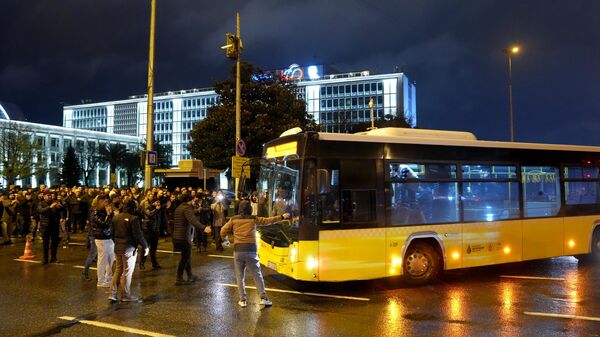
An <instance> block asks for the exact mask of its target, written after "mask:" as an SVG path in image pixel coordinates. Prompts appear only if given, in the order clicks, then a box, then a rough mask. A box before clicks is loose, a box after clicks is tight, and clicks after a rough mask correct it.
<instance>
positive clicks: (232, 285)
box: [217, 283, 371, 302]
mask: <svg viewBox="0 0 600 337" xmlns="http://www.w3.org/2000/svg"><path fill="white" fill-rule="evenodd" d="M217 284H218V285H220V286H225V287H231V288H237V285H236V284H228V283H217ZM246 288H247V289H256V287H252V286H246ZM265 289H266V290H267V291H271V292H275V293H288V294H295V295H306V296H317V297H330V298H338V299H342V300H353V301H364V302H368V301H370V300H371V299H370V298H366V297H353V296H338V295H328V294H318V293H303V292H300V291H295V290H283V289H273V288H265Z"/></svg>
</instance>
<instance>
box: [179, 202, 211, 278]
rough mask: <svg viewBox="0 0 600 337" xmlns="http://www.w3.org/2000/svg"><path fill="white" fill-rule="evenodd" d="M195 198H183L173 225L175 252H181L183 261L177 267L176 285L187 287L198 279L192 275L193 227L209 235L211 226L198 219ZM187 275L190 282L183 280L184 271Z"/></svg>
mask: <svg viewBox="0 0 600 337" xmlns="http://www.w3.org/2000/svg"><path fill="white" fill-rule="evenodd" d="M192 199H193V197H192V196H191V195H190V194H185V195H183V197H182V200H181V201H182V202H181V205H179V206H178V207H177V208H176V209H175V220H174V223H173V247H174V249H175V251H180V252H181V259H180V260H179V265H178V266H177V279H176V281H175V285H185V284H190V283H194V282H195V281H196V280H197V278H196V276H194V275H193V274H192V261H191V253H192V235H191V232H192V226H193V227H194V228H195V229H196V230H197V231H204V232H205V233H207V234H209V233H210V232H211V229H210V226H204V225H203V224H202V223H201V222H200V221H199V220H198V218H197V217H196V214H195V212H194V207H193V206H192V205H191V204H192V202H193V200H192ZM184 270H185V272H186V273H187V276H188V280H187V281H185V280H184V279H183V271H184Z"/></svg>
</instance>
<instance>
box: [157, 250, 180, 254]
mask: <svg viewBox="0 0 600 337" xmlns="http://www.w3.org/2000/svg"><path fill="white" fill-rule="evenodd" d="M156 251H157V252H159V253H168V254H181V252H174V251H171V250H160V249H157V250H156Z"/></svg>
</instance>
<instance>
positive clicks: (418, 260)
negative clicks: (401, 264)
mask: <svg viewBox="0 0 600 337" xmlns="http://www.w3.org/2000/svg"><path fill="white" fill-rule="evenodd" d="M406 267H407V268H406V269H407V270H408V273H409V274H410V275H411V276H422V275H423V274H425V272H427V269H428V268H429V259H428V258H427V256H425V255H423V253H421V252H420V251H415V252H413V253H412V254H411V255H410V256H409V257H408V259H407V266H406Z"/></svg>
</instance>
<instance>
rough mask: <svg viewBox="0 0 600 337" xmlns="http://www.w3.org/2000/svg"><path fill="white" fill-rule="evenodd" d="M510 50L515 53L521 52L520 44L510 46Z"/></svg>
mask: <svg viewBox="0 0 600 337" xmlns="http://www.w3.org/2000/svg"><path fill="white" fill-rule="evenodd" d="M510 52H511V53H513V54H516V53H518V52H519V46H514V47H512V48H510Z"/></svg>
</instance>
